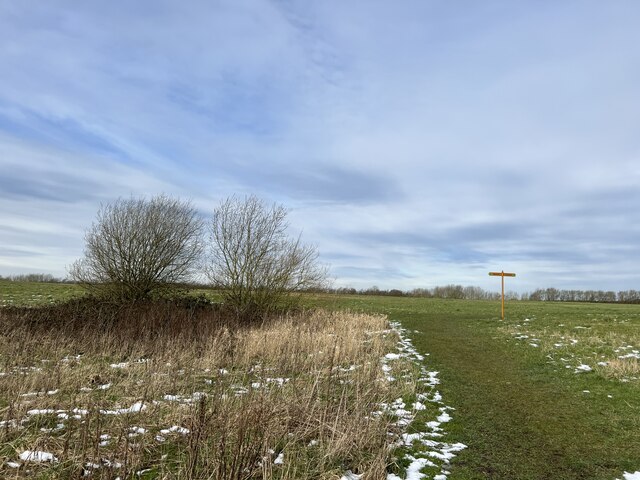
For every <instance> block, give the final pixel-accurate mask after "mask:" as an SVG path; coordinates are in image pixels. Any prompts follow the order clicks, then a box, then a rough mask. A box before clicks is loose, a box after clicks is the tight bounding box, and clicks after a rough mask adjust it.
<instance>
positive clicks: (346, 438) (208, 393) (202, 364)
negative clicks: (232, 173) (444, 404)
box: [0, 302, 414, 479]
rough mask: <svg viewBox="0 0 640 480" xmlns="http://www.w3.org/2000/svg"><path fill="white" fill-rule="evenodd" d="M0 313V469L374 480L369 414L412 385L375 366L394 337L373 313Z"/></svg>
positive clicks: (376, 461) (147, 308) (379, 426)
mask: <svg viewBox="0 0 640 480" xmlns="http://www.w3.org/2000/svg"><path fill="white" fill-rule="evenodd" d="M0 326H1V327H2V328H3V331H5V332H6V335H4V336H3V337H2V338H1V339H0V372H2V373H1V374H0V375H1V376H0V421H2V424H0V425H2V426H1V428H0V445H2V446H0V459H2V463H1V464H0V477H2V478H22V477H27V476H32V475H35V474H40V475H42V476H43V478H79V477H81V476H86V475H90V477H91V478H115V477H117V476H119V477H121V478H130V477H133V478H193V479H204V478H212V479H213V478H215V479H253V478H278V479H304V478H320V479H322V478H326V479H331V478H336V479H337V478H340V477H341V475H342V474H343V473H344V472H345V471H346V470H352V471H354V472H365V476H364V477H363V478H364V479H374V478H386V467H387V462H388V457H389V452H390V449H389V444H390V442H391V441H392V440H393V438H391V437H390V436H389V435H388V432H389V431H390V429H392V428H393V427H392V421H393V419H391V418H387V417H385V416H372V415H371V412H373V411H376V410H377V409H378V406H379V404H380V403H381V402H388V401H389V400H391V399H395V398H398V397H399V396H402V395H403V394H406V393H408V392H409V393H410V392H411V390H412V388H414V386H413V385H414V382H413V379H412V378H407V379H403V382H402V383H400V382H392V383H389V382H387V381H386V380H385V379H384V375H383V372H382V370H381V368H380V362H379V359H380V358H381V357H382V356H384V354H385V353H386V352H390V351H393V350H394V348H395V344H396V341H397V337H396V335H395V334H394V333H393V332H390V331H389V330H387V328H388V325H387V321H386V319H385V318H384V317H381V316H370V315H361V314H354V313H327V312H313V313H304V314H298V315H295V316H289V317H285V318H281V319H279V320H277V321H272V322H269V323H265V324H264V325H261V326H241V325H237V324H233V323H228V322H226V321H225V320H224V318H223V317H222V316H221V314H220V313H218V312H216V311H215V310H213V309H212V308H210V307H194V308H184V307H176V306H175V305H171V304H153V305H142V306H132V307H127V308H125V309H114V308H112V307H104V306H103V307H100V306H91V305H89V304H82V302H79V303H76V304H69V305H67V306H59V307H53V308H49V309H47V310H29V309H4V310H1V311H0ZM409 370H411V369H410V368H409ZM36 410H37V411H36ZM172 427H174V428H173V430H171V428H172ZM163 430H164V431H163ZM167 430H171V431H167ZM25 450H31V451H34V450H40V451H46V452H50V453H52V454H53V455H55V457H57V459H58V460H59V461H58V462H56V463H54V464H47V465H43V464H37V463H33V462H23V461H20V460H19V459H18V458H19V455H20V453H22V452H24V451H25ZM279 458H281V459H282V460H283V461H282V463H280V462H279V461H277V459H279ZM10 462H15V464H18V463H19V464H20V467H19V468H16V465H15V464H13V466H10ZM138 472H142V473H141V474H140V475H139V476H137V475H136V474H137V473H138Z"/></svg>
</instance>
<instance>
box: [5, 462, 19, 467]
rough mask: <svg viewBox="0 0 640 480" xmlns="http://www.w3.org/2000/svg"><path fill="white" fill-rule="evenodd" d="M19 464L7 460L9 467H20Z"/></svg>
mask: <svg viewBox="0 0 640 480" xmlns="http://www.w3.org/2000/svg"><path fill="white" fill-rule="evenodd" d="M20 466H21V464H20V463H18V462H7V467H9V468H20Z"/></svg>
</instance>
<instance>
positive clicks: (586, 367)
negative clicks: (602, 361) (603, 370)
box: [575, 363, 593, 373]
mask: <svg viewBox="0 0 640 480" xmlns="http://www.w3.org/2000/svg"><path fill="white" fill-rule="evenodd" d="M591 370H593V368H591V367H590V366H589V365H586V364H584V363H582V364H580V365H578V366H577V367H576V370H575V373H580V372H590V371H591Z"/></svg>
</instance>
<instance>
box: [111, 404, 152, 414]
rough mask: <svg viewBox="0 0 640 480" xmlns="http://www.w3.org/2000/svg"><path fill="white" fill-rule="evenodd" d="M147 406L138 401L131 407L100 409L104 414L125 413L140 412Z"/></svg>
mask: <svg viewBox="0 0 640 480" xmlns="http://www.w3.org/2000/svg"><path fill="white" fill-rule="evenodd" d="M146 408H147V406H146V405H145V404H144V403H142V402H136V403H134V404H133V405H131V406H130V407H129V408H118V409H117V410H100V413H102V414H103V415H124V414H127V413H139V412H141V411H143V410H145V409H146Z"/></svg>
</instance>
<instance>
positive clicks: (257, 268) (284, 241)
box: [206, 196, 327, 318]
mask: <svg viewBox="0 0 640 480" xmlns="http://www.w3.org/2000/svg"><path fill="white" fill-rule="evenodd" d="M286 216H287V210H286V209H285V208H284V207H283V206H280V205H275V204H273V205H268V204H267V203H265V202H264V201H263V200H260V199H258V198H257V197H255V196H249V197H245V198H242V199H241V198H237V197H230V198H228V199H227V200H225V201H223V202H222V203H221V204H220V205H219V206H218V208H216V210H215V211H214V214H213V221H212V223H211V229H210V233H211V254H210V257H209V262H208V268H207V272H206V273H207V276H208V277H209V279H210V280H211V282H212V283H213V285H214V286H216V287H218V288H221V289H223V291H224V297H225V302H226V303H227V304H228V305H229V306H231V307H232V308H233V310H234V311H235V313H236V315H238V316H239V317H242V318H251V317H256V316H260V315H262V314H265V313H268V312H270V311H272V310H273V309H274V308H276V307H278V306H282V304H283V302H284V300H289V302H291V301H292V300H293V297H292V294H293V293H294V292H296V291H300V290H302V289H306V288H314V287H319V286H322V285H323V283H324V282H325V279H326V277H327V271H326V268H325V267H324V266H322V265H321V264H320V263H319V262H318V252H317V251H316V249H315V248H314V247H312V246H309V245H304V244H302V243H301V241H300V237H298V238H291V237H289V236H288V235H287V232H286V230H287V227H288V224H287V222H286Z"/></svg>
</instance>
